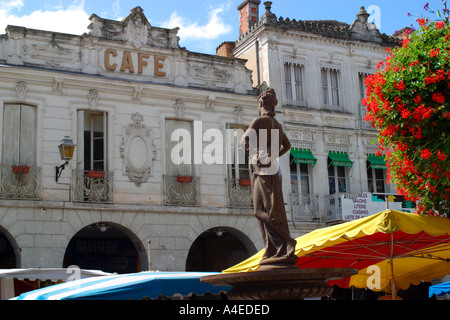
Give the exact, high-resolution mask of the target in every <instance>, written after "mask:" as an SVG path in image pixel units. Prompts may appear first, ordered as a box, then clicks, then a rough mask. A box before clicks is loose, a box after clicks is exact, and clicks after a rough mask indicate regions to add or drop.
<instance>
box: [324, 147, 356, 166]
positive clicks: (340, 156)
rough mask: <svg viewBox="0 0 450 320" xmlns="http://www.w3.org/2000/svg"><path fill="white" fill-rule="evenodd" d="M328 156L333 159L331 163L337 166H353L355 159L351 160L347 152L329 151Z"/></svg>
mask: <svg viewBox="0 0 450 320" xmlns="http://www.w3.org/2000/svg"><path fill="white" fill-rule="evenodd" d="M328 156H329V157H330V159H331V165H332V166H335V167H349V168H351V167H352V166H353V161H351V160H350V159H349V157H348V154H347V153H346V152H335V151H330V152H328Z"/></svg>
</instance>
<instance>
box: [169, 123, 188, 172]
mask: <svg viewBox="0 0 450 320" xmlns="http://www.w3.org/2000/svg"><path fill="white" fill-rule="evenodd" d="M165 134H166V174H167V175H168V176H193V175H194V168H193V163H194V160H193V141H192V138H193V134H192V122H191V121H183V120H170V119H167V120H166V133H165ZM172 138H173V139H174V141H172ZM184 139H189V141H184ZM188 146H189V147H188ZM178 157H180V158H182V159H187V158H188V159H190V160H188V161H183V162H182V163H179V164H178V162H179V161H181V160H180V158H178ZM175 158H176V159H175Z"/></svg>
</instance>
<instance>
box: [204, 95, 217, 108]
mask: <svg viewBox="0 0 450 320" xmlns="http://www.w3.org/2000/svg"><path fill="white" fill-rule="evenodd" d="M215 103H216V97H215V96H213V95H210V96H208V100H206V110H214V104H215Z"/></svg>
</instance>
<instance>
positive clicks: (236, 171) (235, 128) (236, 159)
mask: <svg viewBox="0 0 450 320" xmlns="http://www.w3.org/2000/svg"><path fill="white" fill-rule="evenodd" d="M227 129H231V130H227V133H228V134H227V140H228V141H227V147H228V148H229V150H227V152H229V161H227V163H228V178H230V179H237V180H250V175H249V167H248V157H247V156H246V154H245V150H244V148H243V147H242V146H241V144H240V139H241V137H242V135H243V134H244V132H245V130H246V129H247V127H245V126H239V125H228V126H227Z"/></svg>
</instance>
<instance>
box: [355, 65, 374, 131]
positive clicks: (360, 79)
mask: <svg viewBox="0 0 450 320" xmlns="http://www.w3.org/2000/svg"><path fill="white" fill-rule="evenodd" d="M367 76H368V74H367V73H359V74H358V83H359V107H360V110H361V126H362V128H363V129H372V126H371V124H370V122H368V121H365V120H364V118H365V117H366V114H367V109H366V107H365V106H363V105H362V99H364V97H365V96H366V91H367V87H366V84H365V83H364V82H365V81H366V77H367Z"/></svg>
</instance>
